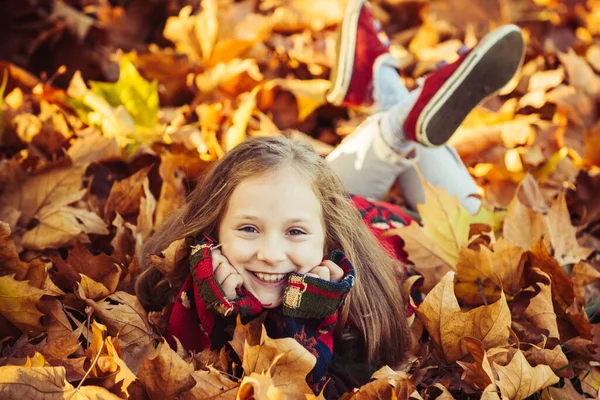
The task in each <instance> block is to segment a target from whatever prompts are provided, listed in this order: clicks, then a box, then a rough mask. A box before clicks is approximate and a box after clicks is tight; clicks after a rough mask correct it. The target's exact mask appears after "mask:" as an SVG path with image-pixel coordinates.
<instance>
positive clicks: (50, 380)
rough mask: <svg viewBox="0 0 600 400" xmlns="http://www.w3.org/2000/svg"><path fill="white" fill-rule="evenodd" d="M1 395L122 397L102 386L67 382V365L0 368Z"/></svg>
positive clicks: (103, 399)
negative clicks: (79, 385)
mask: <svg viewBox="0 0 600 400" xmlns="http://www.w3.org/2000/svg"><path fill="white" fill-rule="evenodd" d="M0 397H2V398H5V399H39V398H43V399H45V400H64V399H69V400H71V399H72V400H76V399H77V400H84V399H93V400H118V399H119V397H118V396H116V395H114V394H112V393H110V392H109V391H108V390H106V389H105V388H102V387H98V386H82V387H80V388H78V389H76V388H74V387H73V385H71V384H70V383H69V382H67V381H66V371H65V368H64V367H16V366H12V365H9V366H4V367H0Z"/></svg>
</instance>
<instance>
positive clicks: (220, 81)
mask: <svg viewBox="0 0 600 400" xmlns="http://www.w3.org/2000/svg"><path fill="white" fill-rule="evenodd" d="M248 78H249V79H250V80H251V82H252V85H253V86H255V85H256V84H258V83H259V82H262V81H263V79H264V76H263V75H262V73H261V72H260V68H259V67H258V64H257V63H256V60H255V59H253V58H245V59H241V58H236V59H233V60H231V61H228V62H222V63H219V64H217V65H215V66H214V67H213V68H211V69H209V70H206V71H204V72H202V73H201V74H198V75H196V78H195V79H194V83H195V84H196V87H197V88H198V89H199V90H200V91H201V92H202V93H211V92H214V91H215V90H216V89H217V88H221V89H224V90H226V91H227V92H233V93H234V94H237V93H239V89H240V87H241V85H242V83H244V84H247V83H246V81H247V79H248Z"/></svg>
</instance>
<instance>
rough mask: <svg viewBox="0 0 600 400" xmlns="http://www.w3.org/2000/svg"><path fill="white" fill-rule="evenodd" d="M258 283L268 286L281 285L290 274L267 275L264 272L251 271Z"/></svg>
mask: <svg viewBox="0 0 600 400" xmlns="http://www.w3.org/2000/svg"><path fill="white" fill-rule="evenodd" d="M249 272H250V273H251V274H252V275H253V276H254V277H255V278H256V279H257V280H258V281H260V282H261V283H267V284H275V285H277V284H281V283H283V282H284V281H285V279H286V278H287V276H288V274H267V273H264V272H254V271H249Z"/></svg>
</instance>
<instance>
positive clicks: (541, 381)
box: [493, 350, 559, 400]
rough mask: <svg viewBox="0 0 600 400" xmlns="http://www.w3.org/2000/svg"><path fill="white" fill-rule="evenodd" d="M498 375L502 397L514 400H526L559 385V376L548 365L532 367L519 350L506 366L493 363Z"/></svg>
mask: <svg viewBox="0 0 600 400" xmlns="http://www.w3.org/2000/svg"><path fill="white" fill-rule="evenodd" d="M493 366H494V370H495V371H496V373H497V374H498V377H499V378H498V381H497V382H496V383H497V385H498V387H499V388H500V390H501V392H502V395H503V396H507V397H508V398H510V399H512V400H521V399H525V398H527V397H529V396H531V395H532V394H534V393H535V392H537V391H538V390H542V389H544V388H546V387H548V386H552V385H554V384H556V383H558V381H559V378H558V376H556V375H554V373H553V372H552V369H551V368H550V367H549V366H547V365H538V366H536V367H531V365H530V364H529V363H528V362H527V359H525V356H524V355H523V353H522V352H521V350H517V351H516V352H515V354H514V356H513V358H512V360H511V361H510V363H509V364H508V365H506V366H502V365H498V364H496V363H493Z"/></svg>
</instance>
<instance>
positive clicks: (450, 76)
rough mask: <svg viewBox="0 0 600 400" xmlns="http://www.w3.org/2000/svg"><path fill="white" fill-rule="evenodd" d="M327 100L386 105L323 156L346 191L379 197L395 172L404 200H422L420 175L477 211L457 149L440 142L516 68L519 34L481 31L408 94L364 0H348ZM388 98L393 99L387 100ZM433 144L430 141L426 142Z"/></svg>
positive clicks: (511, 28) (509, 28)
mask: <svg viewBox="0 0 600 400" xmlns="http://www.w3.org/2000/svg"><path fill="white" fill-rule="evenodd" d="M339 34H340V36H339V38H338V58H337V63H336V64H335V65H334V69H333V71H332V78H331V81H332V89H331V90H330V91H329V93H328V94H327V99H328V101H329V102H331V103H333V104H336V105H342V104H343V105H346V106H350V107H352V106H363V107H364V106H373V105H375V107H376V108H379V109H380V110H386V111H385V112H382V113H379V114H376V115H375V116H373V117H371V118H370V119H368V120H367V121H365V123H363V124H361V125H360V126H359V127H358V128H357V129H356V131H355V132H354V133H352V135H350V136H349V137H348V138H347V139H346V140H344V141H343V142H342V143H341V144H340V146H338V148H337V149H336V150H335V151H334V152H332V153H331V154H330V155H329V157H328V158H327V159H328V161H329V162H330V164H331V166H332V168H334V170H335V171H336V172H337V174H338V175H339V176H340V178H341V180H342V182H343V183H344V184H345V185H346V188H347V189H348V191H349V192H353V193H355V194H359V195H362V196H367V197H374V198H376V199H381V198H382V197H383V196H384V195H385V193H386V192H387V190H388V189H389V187H390V185H391V184H392V183H393V181H394V179H396V177H397V176H398V175H400V178H399V183H400V184H401V186H402V189H403V193H404V194H405V197H406V200H407V203H408V204H409V205H410V206H412V207H414V206H415V205H416V203H418V202H422V201H423V188H422V186H421V184H420V180H419V178H418V174H417V173H416V171H415V170H414V168H413V167H412V165H413V164H412V162H411V161H408V160H407V157H408V158H411V159H412V161H413V162H415V163H416V164H417V166H418V167H419V169H420V170H421V173H422V176H423V178H424V179H425V180H426V181H428V182H431V183H432V184H434V185H436V186H439V187H442V188H444V189H446V190H447V191H448V192H449V193H450V194H453V195H457V196H458V197H459V199H460V200H461V201H462V202H463V204H464V205H465V206H466V207H467V208H468V209H469V210H470V211H471V212H475V211H476V210H477V209H478V207H479V201H478V199H476V198H472V197H470V196H471V195H473V194H477V193H479V189H478V187H477V185H476V184H475V182H474V181H473V179H472V178H471V176H470V175H469V173H468V171H467V170H466V168H465V166H464V165H463V163H462V161H461V160H460V158H459V157H458V156H457V154H456V152H455V151H454V150H453V149H452V148H450V147H447V146H441V147H435V146H437V145H443V144H444V143H445V142H446V141H447V140H448V139H449V138H450V136H451V135H452V133H453V132H454V131H455V130H456V128H457V127H458V126H459V125H460V123H461V122H462V121H463V119H464V118H465V117H466V116H467V114H468V113H469V112H470V111H471V110H472V109H473V108H474V107H475V106H476V105H477V104H478V103H480V102H481V101H482V100H484V99H485V98H486V97H488V96H489V95H491V94H493V93H495V92H496V91H497V90H499V89H500V88H501V87H502V86H504V85H505V84H506V83H507V82H508V81H509V80H510V79H511V78H512V76H513V75H514V73H515V72H516V71H517V70H518V68H519V67H520V64H521V62H522V56H523V39H522V36H521V33H520V31H519V29H518V28H517V27H515V26H514V25H508V26H504V27H502V28H500V29H498V30H496V31H494V32H492V33H490V34H489V35H487V36H486V37H485V38H484V39H483V40H482V41H481V42H480V43H479V44H478V45H477V46H476V47H475V48H474V49H473V50H470V51H469V52H467V53H466V54H463V55H462V56H461V57H460V58H459V60H458V61H456V62H454V63H452V64H449V65H446V66H445V67H443V68H441V69H439V70H437V71H435V72H433V73H432V74H430V75H429V76H428V77H427V78H426V79H425V82H424V84H423V87H422V88H419V89H417V90H415V91H413V92H411V93H410V94H408V91H407V90H406V88H405V87H404V86H403V85H402V83H401V82H400V79H399V76H398V74H397V72H396V71H395V69H394V61H393V58H392V57H391V54H390V53H389V51H388V50H389V48H388V44H387V41H386V40H381V37H382V33H381V32H380V31H379V29H378V23H377V21H375V20H374V19H373V17H372V15H371V13H370V11H369V8H368V4H367V3H366V2H365V0H350V1H349V3H348V7H347V9H346V14H345V16H344V20H343V21H342V24H341V25H340V30H339ZM392 104H395V105H394V106H392ZM429 147H431V148H429Z"/></svg>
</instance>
